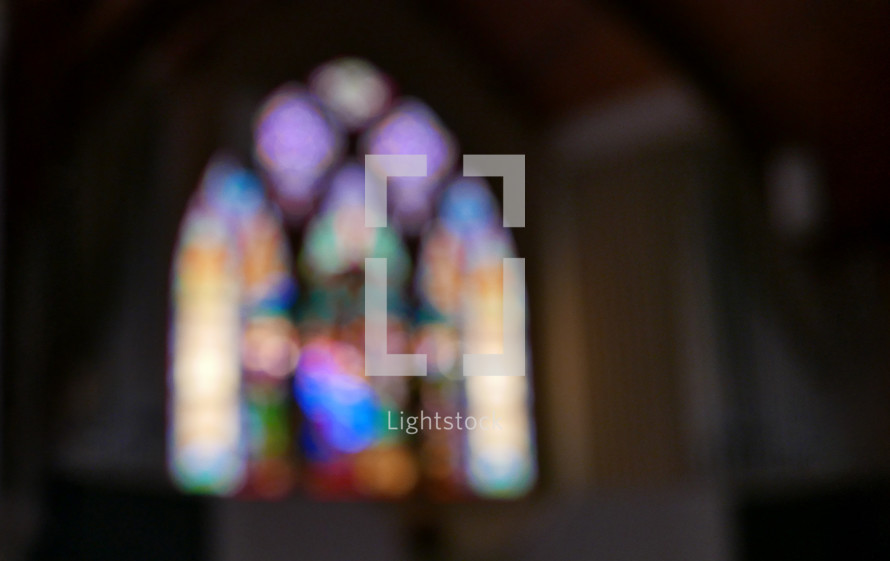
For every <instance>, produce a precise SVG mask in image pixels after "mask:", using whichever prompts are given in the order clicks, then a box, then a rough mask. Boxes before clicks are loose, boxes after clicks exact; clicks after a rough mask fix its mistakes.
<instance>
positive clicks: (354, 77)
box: [309, 58, 392, 130]
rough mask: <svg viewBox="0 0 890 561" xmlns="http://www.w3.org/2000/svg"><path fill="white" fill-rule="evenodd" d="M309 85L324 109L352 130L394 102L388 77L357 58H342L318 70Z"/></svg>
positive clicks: (370, 119) (378, 114) (310, 79)
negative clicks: (325, 107) (328, 110)
mask: <svg viewBox="0 0 890 561" xmlns="http://www.w3.org/2000/svg"><path fill="white" fill-rule="evenodd" d="M309 85H310V87H311V89H312V91H313V92H315V95H317V96H318V97H319V99H321V101H322V102H323V103H324V104H325V106H327V107H328V109H330V111H331V112H332V113H333V114H334V115H335V116H336V117H337V118H338V119H339V120H340V122H341V123H343V124H344V125H345V126H346V127H347V128H349V129H351V130H357V129H360V128H363V127H365V126H366V125H368V124H369V123H370V122H371V121H373V120H374V119H375V118H377V117H379V116H380V115H381V114H382V113H383V112H384V111H385V110H386V108H387V107H388V106H389V104H390V102H391V100H392V89H391V88H390V86H389V83H388V80H387V79H386V77H385V76H384V75H383V74H382V73H381V72H380V71H379V70H377V68H375V67H374V66H373V65H371V64H370V63H368V62H367V61H364V60H362V59H358V58H341V59H338V60H334V61H331V62H329V63H327V64H324V65H322V66H321V67H319V68H318V69H317V70H316V71H315V72H314V73H313V74H312V76H311V77H310V78H309Z"/></svg>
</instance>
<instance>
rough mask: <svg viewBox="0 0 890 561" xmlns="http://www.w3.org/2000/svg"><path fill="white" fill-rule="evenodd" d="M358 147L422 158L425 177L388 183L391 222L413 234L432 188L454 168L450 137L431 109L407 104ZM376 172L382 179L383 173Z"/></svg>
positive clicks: (453, 146)
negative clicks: (425, 171)
mask: <svg viewBox="0 0 890 561" xmlns="http://www.w3.org/2000/svg"><path fill="white" fill-rule="evenodd" d="M362 147H363V151H364V152H365V153H366V154H412V155H417V154H423V155H426V157H427V175H426V177H394V178H390V179H389V182H388V199H389V201H390V204H391V208H392V213H393V218H394V219H395V220H396V221H397V222H398V223H399V224H400V225H401V226H402V227H403V228H404V229H405V230H406V231H407V232H409V233H416V232H417V231H419V229H420V227H421V226H422V225H423V223H424V222H425V221H426V220H427V219H428V218H429V216H430V213H431V207H432V203H433V198H434V192H435V189H436V187H437V186H438V184H439V182H440V181H441V180H442V178H443V177H445V176H446V175H447V174H448V173H450V171H451V169H452V168H453V167H454V162H455V158H456V152H457V147H456V143H455V142H454V140H453V138H452V136H451V134H450V133H449V132H448V131H447V130H446V129H445V127H444V126H443V125H442V123H441V122H440V121H439V119H438V117H436V115H435V113H433V111H432V110H431V109H429V108H428V107H427V106H426V105H424V104H423V103H421V102H419V101H414V100H409V101H405V102H403V103H402V104H401V105H399V106H398V107H396V108H395V109H393V110H392V111H391V112H390V113H389V114H388V115H387V116H386V117H384V119H383V120H382V121H381V122H379V123H378V124H376V125H375V126H374V127H373V128H372V129H371V130H369V131H368V132H367V133H366V135H365V137H364V139H363V141H362ZM372 171H375V170H372ZM376 172H377V173H378V175H380V176H381V177H383V176H384V175H385V174H384V173H383V170H376Z"/></svg>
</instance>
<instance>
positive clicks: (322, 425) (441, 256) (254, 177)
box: [168, 58, 537, 499]
mask: <svg viewBox="0 0 890 561" xmlns="http://www.w3.org/2000/svg"><path fill="white" fill-rule="evenodd" d="M394 92H395V88H394V86H393V83H392V81H391V80H390V79H389V78H388V77H386V76H385V75H383V74H382V73H381V72H380V71H379V70H377V69H376V68H375V67H373V66H372V65H371V64H369V63H368V62H366V61H363V60H360V59H353V58H346V59H338V60H334V61H331V62H328V63H326V64H324V65H322V66H321V67H319V68H318V69H316V70H315V71H314V72H313V73H312V74H311V75H310V77H309V79H308V85H307V86H303V85H301V84H297V83H289V84H285V85H284V86H281V87H279V88H278V89H276V90H275V91H273V92H272V93H271V94H270V95H269V96H268V97H267V98H266V100H265V101H264V103H263V104H262V106H261V107H260V109H259V110H258V111H257V114H256V118H255V121H254V139H253V140H254V156H255V157H254V162H253V170H250V169H247V168H246V167H245V166H243V165H242V164H240V163H238V162H237V161H235V160H234V159H232V158H231V157H228V156H225V155H220V156H216V157H214V158H213V159H212V160H211V162H210V163H209V164H208V167H207V169H206V171H205V174H204V177H203V179H202V181H201V184H200V185H199V187H198V189H197V190H196V192H195V194H194V195H193V197H192V200H191V202H190V204H189V207H188V209H187V211H186V213H185V216H184V218H183V221H182V226H181V230H180V234H179V241H178V244H177V249H176V252H175V255H174V261H173V270H172V290H171V294H172V314H171V332H170V333H171V336H170V355H171V361H170V373H169V376H168V379H169V387H170V392H169V395H170V398H169V411H170V422H169V438H168V444H169V459H170V461H169V464H170V468H171V472H172V474H173V476H174V480H175V481H176V482H177V483H178V484H179V485H180V486H181V487H182V488H183V489H186V490H190V491H196V492H209V493H216V494H223V495H230V494H241V495H253V496H264V497H278V496H282V495H285V494H287V493H289V492H291V491H293V490H294V489H296V488H297V487H301V488H303V489H305V490H306V491H307V492H309V493H310V494H313V495H316V496H322V497H379V498H398V497H402V496H405V495H408V494H411V493H418V492H420V493H426V494H428V495H430V496H433V497H436V498H442V499H449V498H458V497H463V496H482V497H487V496H490V497H515V496H520V495H522V494H524V493H526V492H527V491H528V490H529V489H531V487H532V486H533V485H534V483H535V481H536V478H537V467H536V454H535V444H534V421H533V416H532V413H531V411H532V391H531V385H530V382H531V378H530V373H529V372H525V373H524V374H525V375H524V376H505V377H498V376H495V377H482V378H464V377H463V376H462V374H461V371H460V370H461V368H460V367H461V356H462V354H463V353H465V352H467V353H499V352H501V351H502V348H501V347H502V341H503V333H504V329H505V328H506V329H521V330H523V331H526V326H524V325H522V326H503V325H502V317H503V314H502V312H503V306H514V307H515V306H524V305H525V303H524V301H512V302H511V301H508V302H504V298H503V294H504V292H503V287H504V283H505V282H515V280H516V279H511V278H509V277H508V278H504V268H503V267H502V260H503V258H505V257H512V256H515V255H516V251H515V247H514V244H513V241H512V238H511V236H510V234H509V232H508V231H507V230H506V229H504V228H503V227H502V226H501V219H500V209H499V204H498V203H497V201H496V199H495V198H494V196H493V195H492V193H491V190H490V187H489V186H488V185H487V184H486V182H485V181H484V180H482V179H478V178H464V177H462V176H461V175H460V174H459V171H458V170H456V164H457V160H458V153H459V149H458V144H457V141H456V139H455V138H454V136H453V135H452V134H451V133H450V132H449V131H448V130H447V128H446V127H445V126H444V124H443V123H442V122H441V121H440V119H439V118H438V117H437V116H436V114H435V113H434V112H433V110H432V109H430V108H429V107H428V106H426V105H425V104H423V103H422V102H421V101H419V100H417V99H413V98H398V97H397V96H396V95H395V93H394ZM365 154H425V155H426V156H427V166H428V174H427V176H426V177H417V178H414V177H412V178H407V177H404V178H390V179H389V182H388V192H389V197H388V199H389V200H388V209H387V212H388V220H387V223H388V227H386V228H375V229H370V228H365V227H364V213H365V209H364V174H365V170H364V168H363V166H362V165H361V164H360V163H359V162H360V161H361V160H362V159H363V156H364V155H365ZM370 172H371V173H375V172H376V173H379V174H381V176H382V172H381V170H374V169H370ZM368 257H385V258H387V265H388V274H387V282H388V287H387V292H388V294H387V296H388V298H387V303H388V314H389V320H388V329H389V332H388V345H389V352H390V353H422V354H426V355H427V361H428V376H427V377H424V378H405V377H366V376H365V375H364V372H363V368H364V358H363V344H364V317H363V314H364V304H363V302H364V296H363V281H364V262H365V261H364V260H365V258H368ZM298 287H299V290H298ZM526 364H530V361H526ZM514 368H525V365H518V366H515V367H514ZM446 419H448V420H447V421H446ZM471 419H472V423H473V425H474V426H470V421H471ZM461 421H463V422H461ZM415 429H418V430H415Z"/></svg>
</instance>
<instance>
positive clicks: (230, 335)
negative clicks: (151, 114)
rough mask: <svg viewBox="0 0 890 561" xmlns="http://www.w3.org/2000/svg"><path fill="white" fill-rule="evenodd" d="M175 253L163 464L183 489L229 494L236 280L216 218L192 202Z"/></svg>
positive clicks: (237, 443) (236, 365)
mask: <svg viewBox="0 0 890 561" xmlns="http://www.w3.org/2000/svg"><path fill="white" fill-rule="evenodd" d="M180 240H181V241H180V244H179V247H178V248H177V252H176V256H175V257H174V269H173V276H174V291H173V328H172V333H171V335H172V337H171V351H172V365H171V375H170V385H171V388H170V389H171V392H170V395H171V405H170V414H171V417H172V419H171V425H170V426H171V433H172V434H171V436H170V439H169V442H170V455H169V457H170V468H171V471H172V474H173V477H174V479H175V480H176V481H177V483H179V485H180V486H182V487H183V488H184V489H186V490H189V491H198V492H208V493H218V494H231V493H233V492H235V491H237V490H238V489H239V488H240V486H241V485H242V483H243V480H244V477H245V472H246V462H245V457H244V442H243V440H242V438H241V431H240V403H239V387H240V380H239V378H240V362H239V356H238V328H239V321H240V320H239V313H240V304H239V282H238V270H237V256H236V255H235V253H234V252H233V251H232V245H233V244H232V240H231V238H230V237H229V234H228V231H227V228H226V223H225V220H224V219H223V218H221V217H220V216H219V215H218V214H216V213H214V212H213V211H212V210H210V209H208V208H207V207H204V206H201V205H200V204H195V205H193V206H192V207H191V208H190V209H189V211H188V213H187V214H186V217H185V220H184V221H183V226H182V229H181V232H180Z"/></svg>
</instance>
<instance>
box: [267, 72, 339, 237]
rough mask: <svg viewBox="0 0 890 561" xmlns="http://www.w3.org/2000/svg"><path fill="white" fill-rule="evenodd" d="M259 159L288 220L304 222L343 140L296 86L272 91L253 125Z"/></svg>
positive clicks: (312, 99)
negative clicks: (321, 181) (323, 177)
mask: <svg viewBox="0 0 890 561" xmlns="http://www.w3.org/2000/svg"><path fill="white" fill-rule="evenodd" d="M254 141H255V150H256V157H257V161H258V162H259V163H260V165H261V166H262V167H263V169H264V171H265V172H266V174H267V176H268V177H269V179H270V182H271V184H272V186H273V188H274V189H275V192H276V194H277V196H278V202H279V204H280V205H281V207H282V210H284V212H285V213H286V214H287V215H288V217H289V218H292V219H294V220H299V219H302V218H303V217H304V216H305V215H306V213H307V212H308V210H309V209H310V205H311V203H312V201H313V200H314V198H315V196H316V194H317V191H318V189H319V188H320V182H319V180H320V179H321V177H322V176H323V175H324V174H325V173H326V172H327V170H328V169H329V168H330V167H331V166H332V165H333V164H334V163H335V162H336V161H337V160H338V159H339V158H340V156H341V155H342V153H343V150H344V145H345V140H344V137H343V133H342V131H341V130H340V129H339V127H338V126H337V125H336V124H335V123H334V122H333V121H332V120H331V119H329V118H328V117H327V115H326V114H325V113H324V111H323V110H322V109H321V107H320V106H319V105H318V103H317V102H316V101H315V99H314V98H313V97H312V96H311V95H310V94H309V93H307V92H305V91H304V90H302V89H301V88H299V87H298V86H295V85H286V86H282V87H281V88H279V89H278V90H277V91H276V92H274V93H273V94H272V95H271V96H270V97H269V99H268V101H266V103H265V104H264V105H263V108H262V109H261V110H260V112H259V116H258V117H257V119H256V125H255V127H254Z"/></svg>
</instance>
